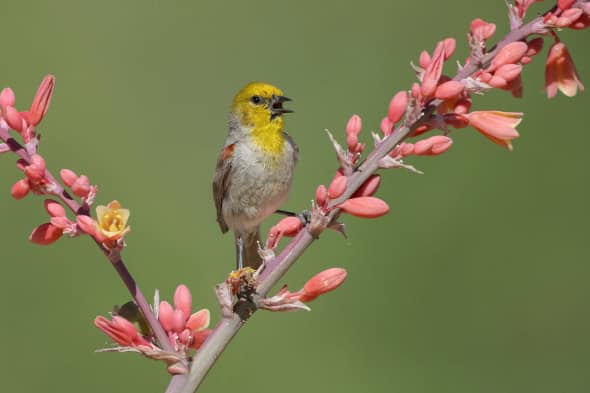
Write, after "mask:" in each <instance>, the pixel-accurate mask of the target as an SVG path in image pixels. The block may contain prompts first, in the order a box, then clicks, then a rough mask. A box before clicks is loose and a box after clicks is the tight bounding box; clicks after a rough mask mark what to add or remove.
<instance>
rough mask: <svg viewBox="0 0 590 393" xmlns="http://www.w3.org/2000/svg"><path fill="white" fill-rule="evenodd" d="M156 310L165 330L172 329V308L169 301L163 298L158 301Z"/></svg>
mask: <svg viewBox="0 0 590 393" xmlns="http://www.w3.org/2000/svg"><path fill="white" fill-rule="evenodd" d="M158 310H159V311H158V319H159V320H160V323H161V324H162V327H163V328H164V330H166V331H167V332H170V331H172V330H173V326H174V309H173V308H172V306H171V305H170V303H168V302H167V301H165V300H163V301H161V302H160V307H159V309H158Z"/></svg>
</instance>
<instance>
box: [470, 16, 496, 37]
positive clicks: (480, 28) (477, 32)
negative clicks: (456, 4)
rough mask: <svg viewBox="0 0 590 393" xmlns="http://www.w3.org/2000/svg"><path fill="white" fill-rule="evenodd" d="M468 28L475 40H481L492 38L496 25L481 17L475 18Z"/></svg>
mask: <svg viewBox="0 0 590 393" xmlns="http://www.w3.org/2000/svg"><path fill="white" fill-rule="evenodd" d="M469 30H470V32H471V35H472V36H473V38H474V39H475V40H476V41H478V42H482V41H485V40H487V39H490V38H492V36H493V35H494V33H495V32H496V25H495V24H494V23H488V22H486V21H485V20H483V19H480V18H477V19H474V20H473V21H472V22H471V26H470V28H469Z"/></svg>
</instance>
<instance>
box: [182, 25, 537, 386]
mask: <svg viewBox="0 0 590 393" xmlns="http://www.w3.org/2000/svg"><path fill="white" fill-rule="evenodd" d="M542 32H544V27H543V16H539V17H537V18H535V19H533V20H532V21H531V22H529V23H527V24H524V25H522V26H520V27H519V28H516V29H514V30H512V31H511V32H510V33H508V34H507V35H506V36H505V37H504V38H503V39H502V40H500V41H499V42H498V44H497V45H496V46H495V47H494V48H493V50H491V51H490V52H489V53H488V54H486V55H485V56H484V57H483V58H482V59H479V60H477V61H476V59H473V58H472V59H471V62H470V63H469V64H468V65H466V66H465V67H464V68H463V69H462V70H461V71H460V72H459V73H458V74H457V76H455V78H453V79H455V80H461V79H463V78H465V77H467V76H469V75H472V74H474V73H475V72H476V71H478V70H480V69H483V68H485V67H486V66H487V65H488V64H489V63H490V62H491V60H492V59H493V58H494V56H495V55H496V54H497V53H498V51H499V50H500V49H501V48H503V47H504V46H506V45H507V44H509V43H511V42H515V41H520V40H523V39H524V38H526V37H528V36H530V35H534V34H540V33H542ZM441 102H442V101H441V100H432V101H431V102H429V103H428V104H427V105H425V106H424V107H423V108H422V114H423V116H422V117H420V119H418V120H414V121H410V122H408V123H407V124H406V125H403V126H400V127H398V128H397V129H396V130H395V131H394V132H393V133H392V134H391V135H389V136H388V137H386V138H385V139H384V140H383V141H381V143H380V144H379V145H378V146H377V147H376V148H375V149H374V150H373V151H372V152H371V153H370V154H369V156H368V157H367V159H366V160H365V161H364V163H363V164H362V165H361V166H360V167H359V168H358V169H357V170H356V171H355V172H354V173H353V174H352V175H350V176H349V178H348V182H347V187H346V191H345V192H344V194H342V195H341V196H340V197H339V198H338V199H336V200H333V201H331V203H330V205H329V207H330V208H333V207H335V206H336V205H338V204H340V203H342V202H344V201H345V200H347V199H348V198H350V197H351V196H352V195H353V194H354V192H356V191H357V190H358V189H359V188H360V187H361V185H362V184H363V183H364V182H365V181H366V180H367V179H368V178H369V177H370V176H371V175H372V174H373V173H375V172H376V171H377V170H378V169H379V160H380V159H381V158H383V157H385V156H387V155H388V154H389V152H391V150H393V149H394V148H395V146H397V145H398V144H399V143H401V142H402V141H403V140H404V139H406V138H407V137H408V135H409V134H410V133H411V132H412V131H414V130H415V129H416V128H417V127H418V126H419V125H421V124H423V123H425V122H427V120H428V119H429V118H430V116H431V115H432V114H433V113H434V110H435V109H436V107H437V106H438V105H440V104H441ZM338 214H339V209H337V208H336V209H334V210H332V211H331V212H330V214H329V215H328V222H329V220H331V219H334V218H335V217H337V216H338ZM323 229H325V227H324V228H321V229H320V232H321V231H322V230H323ZM316 238H317V233H316V234H315V236H314V235H312V234H311V233H310V231H309V230H303V231H301V232H300V233H299V234H298V235H297V236H296V237H295V238H294V239H293V240H292V241H291V242H290V243H289V244H288V245H287V246H286V247H285V249H284V250H283V251H282V252H281V253H280V254H279V255H277V256H276V257H274V258H273V259H271V260H270V261H269V262H268V263H267V264H266V267H265V269H264V271H263V272H262V273H261V275H260V277H259V280H258V286H257V292H258V293H259V294H260V296H266V294H267V293H268V292H269V291H270V290H271V289H272V288H273V287H274V286H275V285H276V284H277V283H278V282H279V280H280V279H281V278H282V277H283V276H284V275H285V273H286V272H287V271H288V270H289V268H290V267H291V266H292V265H293V264H294V263H295V262H296V261H297V259H298V258H299V257H300V256H301V255H302V254H303V253H304V251H305V250H306V249H307V247H309V246H310V245H311V243H313V241H314V240H315V239H316ZM243 325H244V322H242V321H241V320H240V318H239V317H238V316H237V315H236V314H234V315H233V316H231V317H226V318H223V319H222V320H221V321H220V322H219V323H218V324H217V326H216V327H215V329H214V330H213V333H212V334H211V335H210V336H209V338H208V339H207V341H206V342H205V343H204V344H203V346H202V347H201V348H200V349H199V351H197V353H196V355H195V357H194V358H193V362H192V366H191V371H190V374H189V376H188V381H187V383H186V385H185V386H184V388H183V389H182V390H181V391H180V392H181V393H192V392H194V391H196V389H197V388H198V387H199V385H200V384H201V382H202V381H203V379H204V378H205V376H206V375H207V373H208V371H209V370H210V369H211V367H213V365H214V364H215V361H216V360H217V358H218V357H219V355H221V353H223V351H224V349H225V348H226V346H227V345H228V344H229V342H230V341H231V339H232V338H233V337H234V336H235V335H236V334H237V333H238V331H239V330H240V328H241V327H242V326H243Z"/></svg>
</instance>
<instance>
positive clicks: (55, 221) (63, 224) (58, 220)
mask: <svg viewBox="0 0 590 393" xmlns="http://www.w3.org/2000/svg"><path fill="white" fill-rule="evenodd" d="M49 222H50V223H51V225H53V226H54V227H56V228H59V229H66V228H67V227H68V226H69V225H70V224H71V221H70V220H68V218H67V217H51V219H50V220H49Z"/></svg>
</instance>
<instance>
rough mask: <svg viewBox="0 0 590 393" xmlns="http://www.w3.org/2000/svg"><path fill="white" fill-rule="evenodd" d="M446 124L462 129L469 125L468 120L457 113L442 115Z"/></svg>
mask: <svg viewBox="0 0 590 393" xmlns="http://www.w3.org/2000/svg"><path fill="white" fill-rule="evenodd" d="M443 119H444V121H445V123H446V124H448V125H450V126H452V127H455V128H464V127H467V126H468V125H469V120H467V118H466V117H465V116H462V115H460V114H457V113H447V114H445V115H443Z"/></svg>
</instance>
